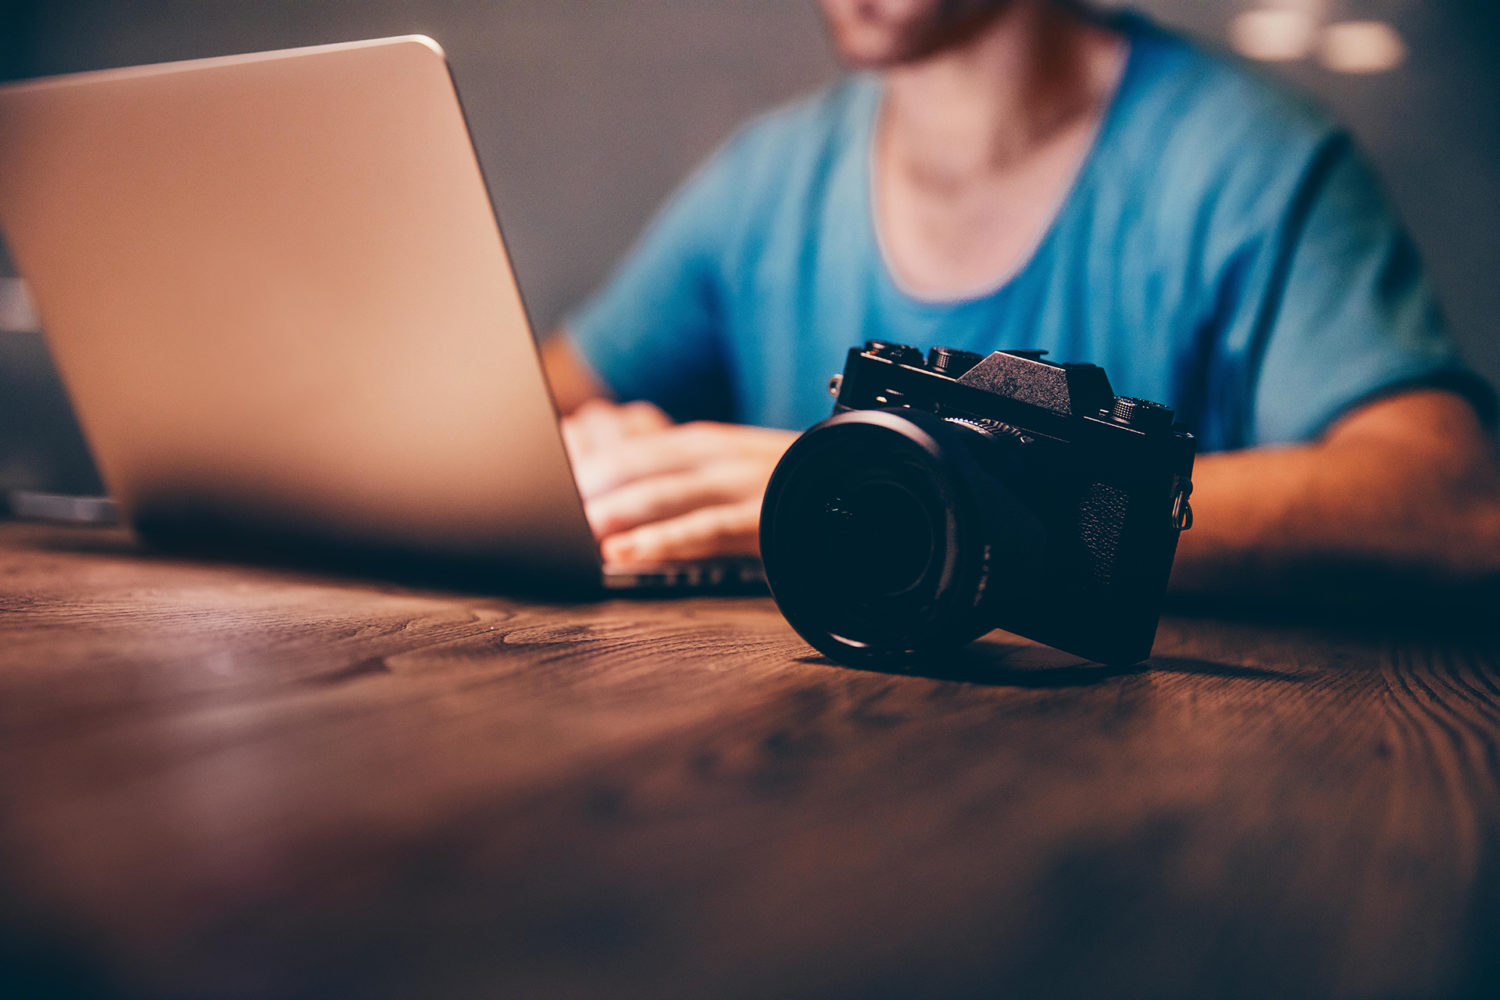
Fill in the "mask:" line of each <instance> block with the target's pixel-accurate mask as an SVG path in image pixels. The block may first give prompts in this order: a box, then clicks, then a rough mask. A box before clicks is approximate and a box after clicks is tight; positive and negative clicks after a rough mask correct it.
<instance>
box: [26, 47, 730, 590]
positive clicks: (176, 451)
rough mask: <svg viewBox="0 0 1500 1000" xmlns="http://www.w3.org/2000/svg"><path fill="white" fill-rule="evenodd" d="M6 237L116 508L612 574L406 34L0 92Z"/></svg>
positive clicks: (292, 536) (169, 524)
mask: <svg viewBox="0 0 1500 1000" xmlns="http://www.w3.org/2000/svg"><path fill="white" fill-rule="evenodd" d="M0 230H3V232H4V234H5V237H6V239H7V241H8V243H9V245H10V248H11V251H12V255H13V257H14V259H15V263H16V265H17V268H18V270H19V271H20V273H21V274H22V275H23V276H24V277H25V278H26V279H27V281H28V283H29V286H30V291H31V296H32V299H33V300H34V303H35V307H36V310H37V313H38V315H39V316H40V318H41V321H42V326H43V329H45V331H46V333H47V337H48V341H49V344H50V346H51V349H52V352H53V355H54V357H55V359H56V361H57V365H58V369H59V371H60V372H61V374H62V377H63V381H64V383H65V384H66V385H67V387H68V392H69V396H70V397H71V399H72V401H73V404H74V407H75V409H76V410H77V413H78V417H79V421H80V424H81V425H82V427H83V430H84V434H85V437H86V438H87V440H88V442H89V445H90V447H91V449H92V451H93V455H94V458H95V460H96V462H97V463H98V466H99V470H100V473H101V475H102V478H103V480H104V482H105V484H106V486H107V487H108V490H109V493H110V495H111V497H112V498H113V499H114V501H115V502H116V503H117V504H118V507H119V510H120V513H121V516H122V517H123V518H124V519H125V520H127V521H128V522H129V523H130V524H131V525H133V526H134V528H135V529H136V531H137V532H138V533H139V534H140V535H141V536H142V537H144V538H145V539H146V540H147V541H148V542H152V541H154V542H158V543H162V544H180V543H182V542H184V541H186V542H187V543H188V544H197V543H199V542H207V541H223V540H226V539H235V540H239V541H243V542H246V543H247V544H249V545H250V546H260V545H261V544H262V542H263V541H265V542H267V543H270V544H275V545H278V546H281V547H283V548H286V549H297V550H302V551H307V550H309V549H313V550H317V551H324V550H327V551H330V552H351V553H381V554H386V555H390V556H393V557H395V558H396V559H398V560H401V559H408V558H410V559H419V560H423V561H431V562H435V563H438V564H450V563H451V564H453V565H455V566H464V567H468V568H470V569H478V570H480V571H481V572H483V573H484V574H486V575H487V576H488V577H491V578H493V579H494V580H495V582H496V584H497V585H499V586H501V587H504V588H509V587H516V588H521V589H527V588H532V587H542V588H545V589H547V590H554V589H556V588H557V587H559V586H561V587H564V588H569V589H577V588H586V589H595V588H597V587H599V586H600V585H603V586H606V587H610V588H630V587H638V586H650V587H660V586H671V585H684V586H723V585H728V586H736V585H741V584H746V583H753V581H754V580H755V579H757V578H758V574H759V569H758V566H757V565H756V564H755V563H754V562H753V561H748V560H726V561H722V562H712V563H706V564H689V565H681V566H653V567H625V568H615V567H611V568H610V569H609V570H608V571H606V568H605V567H604V565H603V563H602V561H601V558H600V555H599V550H598V546H597V545H596V543H595V541H594V538H593V536H592V533H591V532H590V530H589V526H588V523H587V521H586V520H585V517H584V512H583V504H582V501H581V499H580V497H579V493H578V490H577V487H576V486H575V483H574V480H573V476H572V471H571V468H570V465H569V460H568V456H567V454H566V452H565V450H564V447H563V442H562V437H561V434H560V432H559V428H558V421H557V413H556V409H555V407H554V406H553V402H552V398H551V394H550V390H549V388H548V386H547V383H546V380H545V377H544V375H543V372H542V368H541V363H540V360H539V357H538V354H537V348H536V343H535V339H534V337H533V335H532V329H531V325H530V323H529V321H528V318H527V314H526V310H525V307H524V305H523V303H522V299H521V295H520V291H519V289H518V288H517V285H516V280H515V276H514V274H513V272H512V269H511V263H510V259H509V256H508V254H507V251H506V247H505V243H504V240H503V238H502V236H501V232H500V228H499V224H498V222H497V220H496V216H495V212H494V209H493V207H492V205H491V203H490V196H489V191H488V188H487V186H486V184H485V180H484V177H483V176H482V174H481V170H480V165H479V162H478V159H477V157H476V155H475V152H474V148H473V144H472V142H471V141H470V138H469V132H468V128H467V126H466V124H465V121H464V116H463V111H462V108H461V106H460V103H459V98H458V94H457V91H456V90H455V88H454V84H453V80H452V77H451V75H450V73H449V69H448V65H447V60H446V59H445V57H444V55H443V52H442V49H441V48H439V46H438V45H437V43H435V42H434V41H433V40H432V39H430V38H426V37H424V36H419V35H412V36H405V37H399V38H385V39H377V40H373V41H364V42H353V43H348V44H340V45H325V46H316V47H311V48H300V49H289V50H284V51H278V52H267V53H258V54H252V55H241V56H230V57H225V58H215V59H202V60H192V61H187V62H175V63H165V64H160V65H153V66H142V67H134V68H128V69H119V70H105V71H99V72H90V73H80V74H75V75H70V76H61V77H52V78H48V79H42V80H35V81H26V82H21V83H15V84H10V85H6V86H3V87H0Z"/></svg>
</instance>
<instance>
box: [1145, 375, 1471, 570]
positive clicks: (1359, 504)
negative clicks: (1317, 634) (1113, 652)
mask: <svg viewBox="0 0 1500 1000" xmlns="http://www.w3.org/2000/svg"><path fill="white" fill-rule="evenodd" d="M1466 405H1467V404H1465V403H1463V402H1462V401H1461V400H1458V399H1457V398H1456V397H1447V396H1444V394H1441V393H1420V394H1411V395H1408V396H1402V397H1398V398H1396V399H1392V400H1388V401H1385V402H1382V403H1377V404H1374V405H1373V406H1371V407H1369V408H1368V409H1367V410H1365V411H1361V412H1360V413H1357V414H1355V415H1354V416H1352V417H1351V418H1349V419H1348V420H1346V421H1344V422H1343V423H1341V424H1340V425H1339V426H1337V427H1335V428H1334V430H1333V431H1331V432H1330V434H1329V435H1328V437H1327V438H1326V439H1325V440H1324V441H1322V442H1320V443H1317V444H1312V445H1305V446H1297V447H1288V448H1263V449H1253V450H1248V451H1240V452H1229V453H1223V454H1216V455H1205V456H1202V457H1200V458H1199V460H1198V463H1197V466H1196V468H1195V471H1194V476H1193V480H1194V493H1193V508H1194V512H1195V524H1194V527H1193V528H1192V530H1190V531H1188V532H1187V533H1185V534H1184V535H1183V537H1182V541H1181V545H1180V546H1179V549H1178V556H1177V563H1176V565H1175V567H1174V570H1173V574H1172V586H1173V589H1174V590H1176V591H1179V592H1220V593H1260V594H1272V595H1277V594H1279V595H1281V596H1298V595H1299V594H1300V593H1302V592H1304V591H1306V592H1310V593H1314V594H1316V593H1317V592H1318V591H1320V590H1323V589H1326V588H1327V587H1328V586H1330V585H1334V584H1336V585H1338V586H1339V587H1342V588H1348V589H1350V590H1351V592H1350V593H1349V594H1347V595H1346V596H1348V597H1352V598H1358V597H1359V596H1361V595H1360V594H1359V593H1358V591H1359V590H1361V589H1362V588H1363V587H1365V585H1367V584H1368V585H1369V586H1371V587H1375V586H1379V587H1388V586H1389V585H1390V583H1391V582H1392V580H1405V581H1407V582H1410V583H1413V584H1415V583H1419V582H1420V583H1441V584H1448V585H1464V584H1467V583H1471V582H1478V581H1487V580H1494V579H1497V578H1500V488H1497V482H1500V477H1497V476H1496V473H1495V464H1494V459H1493V456H1492V454H1491V451H1490V448H1489V444H1488V442H1487V440H1485V438H1484V435H1483V434H1482V432H1480V431H1479V430H1478V425H1477V422H1475V421H1474V420H1473V417H1472V414H1471V413H1469V412H1468V411H1467V410H1466V409H1465V408H1466Z"/></svg>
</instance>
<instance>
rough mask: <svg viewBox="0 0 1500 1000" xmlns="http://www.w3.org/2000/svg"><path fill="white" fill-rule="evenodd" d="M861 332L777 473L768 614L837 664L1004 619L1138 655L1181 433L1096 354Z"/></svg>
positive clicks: (1185, 490) (1126, 659) (1157, 586)
mask: <svg viewBox="0 0 1500 1000" xmlns="http://www.w3.org/2000/svg"><path fill="white" fill-rule="evenodd" d="M1043 353H1045V352H1040V351H997V352H995V353H993V354H990V355H989V356H988V357H981V356H980V355H977V354H973V353H971V352H967V351H960V350H955V349H950V348H943V347H937V348H933V349H932V351H931V352H929V353H928V354H927V355H926V356H925V357H924V356H923V354H922V353H921V352H920V351H918V350H917V349H916V348H913V347H910V346H907V345H902V344H890V343H883V342H879V341H870V342H868V343H866V345H865V346H864V347H863V348H855V349H853V350H851V351H850V352H849V355H848V361H847V364H846V366H845V369H844V372H843V374H842V375H841V376H835V378H834V380H833V381H832V382H831V383H830V390H831V391H833V392H834V393H835V394H836V396H837V402H836V403H835V406H834V415H833V416H832V417H831V418H829V419H828V420H825V421H823V422H822V423H820V424H818V425H816V426H815V427H813V428H812V429H810V430H809V431H807V432H806V433H805V434H804V435H803V436H802V437H800V438H798V440H797V441H796V442H795V443H794V444H793V445H792V447H791V448H790V449H788V451H787V452H786V454H785V456H784V457H783V458H782V460H781V463H780V464H779V465H778V466H777V469H776V471H775V473H774V474H773V476H772V478H771V482H770V485H769V486H768V488H767V491H766V498H765V503H764V506H763V508H762V514H761V552H762V556H763V558H764V560H765V567H766V576H767V580H768V582H769V584H770V587H771V592H772V594H773V596H775V598H776V601H777V604H778V606H779V607H780V608H781V610H782V612H783V614H785V615H786V617H787V619H788V620H789V621H790V622H791V624H792V625H793V627H794V628H796V629H797V631H798V632H799V633H801V634H802V635H803V637H804V638H806V639H807V640H808V641H809V642H811V644H812V645H813V646H815V647H816V648H818V649H819V650H821V651H822V652H824V653H826V654H828V655H829V656H831V657H833V658H835V659H839V660H843V661H846V662H854V661H870V660H903V659H909V658H912V657H918V656H922V655H924V654H928V653H931V652H935V651H941V650H944V649H952V648H955V647H957V646H960V645H962V644H964V643H967V642H969V641H970V640H972V639H974V638H977V637H978V636H980V635H982V634H984V633H985V632H988V631H990V630H991V629H994V628H1001V629H1005V630H1006V631H1009V632H1013V633H1015V634H1017V635H1022V636H1026V637H1028V638H1031V639H1035V640H1037V641H1039V642H1043V643H1046V644H1048V645H1050V646H1055V647H1057V648H1059V649H1062V650H1065V651H1068V652H1071V653H1075V654H1077V655H1079V656H1082V657H1085V658H1087V659H1090V660H1094V661H1098V662H1101V663H1114V664H1123V663H1135V662H1138V661H1140V660H1143V659H1145V658H1146V657H1147V656H1149V655H1150V652H1151V645H1152V643H1153V641H1154V639H1155V635H1156V626H1157V621H1158V618H1159V615H1160V609H1161V602H1162V598H1163V596H1164V594H1165V591H1166V586H1167V578H1168V576H1169V574H1170V572H1171V568H1172V559H1173V556H1174V554H1175V553H1176V548H1177V538H1178V535H1179V533H1180V532H1181V531H1182V530H1184V529H1185V528H1187V527H1188V526H1189V524H1190V523H1191V510H1190V508H1189V507H1188V496H1189V494H1190V493H1191V491H1192V483H1191V474H1192V466H1193V453H1194V439H1193V436H1192V435H1191V434H1190V433H1188V432H1187V431H1186V430H1185V429H1184V428H1182V426H1181V425H1178V424H1174V422H1173V414H1172V411H1171V410H1170V409H1169V408H1168V407H1165V406H1162V405H1161V404H1158V403H1153V402H1149V401H1147V400H1140V399H1134V398H1132V397H1127V396H1116V395H1115V394H1114V392H1113V390H1112V389H1111V388H1110V384H1109V380H1108V378H1107V377H1106V376H1105V373H1104V370H1103V369H1102V368H1099V367H1098V366H1096V365H1087V364H1080V365H1074V364H1054V363H1051V362H1049V361H1045V360H1043V359H1042V354H1043Z"/></svg>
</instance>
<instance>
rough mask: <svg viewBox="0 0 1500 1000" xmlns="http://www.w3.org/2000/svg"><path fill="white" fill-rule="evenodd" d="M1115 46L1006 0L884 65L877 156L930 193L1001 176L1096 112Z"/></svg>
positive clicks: (1105, 37) (1034, 4) (1115, 63)
mask: <svg viewBox="0 0 1500 1000" xmlns="http://www.w3.org/2000/svg"><path fill="white" fill-rule="evenodd" d="M1119 65H1120V43H1119V40H1118V38H1117V37H1116V36H1114V35H1113V34H1111V33H1110V32H1108V31H1107V30H1106V29H1104V28H1101V27H1099V26H1097V25H1094V24H1090V23H1088V22H1086V21H1084V20H1083V19H1081V18H1080V17H1079V16H1078V15H1076V14H1074V13H1071V12H1069V11H1066V10H1063V9H1060V8H1058V7H1056V6H1054V5H1052V4H1050V3H1045V2H1041V0H1015V2H1014V3H1013V4H1012V5H1011V7H1010V8H1009V9H1007V10H1006V11H1005V12H1004V13H1002V14H1000V15H999V16H998V17H996V19H995V20H994V21H993V22H992V23H991V24H990V25H989V26H988V27H987V28H986V29H985V30H984V31H982V32H981V33H979V34H978V35H976V36H975V37H974V38H973V39H971V40H970V41H968V42H967V43H965V44H964V45H963V46H961V47H958V48H955V49H949V50H946V51H944V52H942V53H941V54H939V55H937V56H934V57H932V58H930V59H926V60H923V61H922V62H919V63H913V64H910V65H906V66H898V67H895V68H893V69H890V70H887V71H886V72H885V74H884V80H885V98H884V104H883V106H882V111H881V123H880V132H881V136H880V142H881V149H880V155H881V159H882V160H883V161H884V162H885V163H886V164H887V165H888V166H890V167H893V168H895V169H896V170H897V171H899V172H900V173H901V174H903V175H905V176H906V177H907V179H908V181H909V182H913V183H916V184H918V185H919V186H921V187H928V188H931V189H933V190H935V191H937V190H942V189H948V188H954V187H963V186H966V185H968V184H971V183H975V182H981V183H982V182H983V181H985V180H987V179H989V178H991V177H994V176H996V175H1000V174H1004V173H1006V172H1007V170H1008V169H1009V168H1010V167H1012V166H1013V165H1015V164H1016V163H1018V162H1020V161H1023V160H1025V159H1026V157H1027V155H1028V154H1029V153H1031V152H1032V151H1034V150H1036V149H1038V148H1039V147H1041V146H1044V145H1045V144H1046V143H1047V141H1048V139H1050V138H1051V137H1052V136H1053V135H1055V134H1056V133H1058V132H1059V131H1061V130H1063V129H1066V128H1067V127H1068V126H1069V125H1071V124H1075V123H1076V122H1077V121H1078V120H1079V119H1080V118H1082V117H1089V116H1095V115H1097V114H1099V113H1100V111H1101V108H1102V105H1103V104H1104V103H1105V102H1106V101H1107V99H1108V96H1109V94H1110V93H1111V92H1112V90H1113V86H1114V83H1115V78H1116V76H1117V73H1118V68H1119Z"/></svg>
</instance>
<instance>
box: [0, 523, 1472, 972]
mask: <svg viewBox="0 0 1500 1000" xmlns="http://www.w3.org/2000/svg"><path fill="white" fill-rule="evenodd" d="M1157 654H1158V655H1157V656H1156V657H1155V658H1153V659H1152V660H1151V661H1150V662H1149V663H1148V664H1146V665H1144V666H1143V667H1139V668H1134V669H1130V670H1125V671H1117V670H1116V671H1111V670H1108V669H1105V668H1101V667H1096V666H1091V665H1087V664H1080V663H1078V662H1077V661H1076V660H1074V659H1072V658H1070V657H1068V656H1065V655H1063V654H1060V653H1056V652H1054V651H1051V650H1048V649H1045V648H1041V647H1038V646H1035V645H1031V644H1029V643H1025V642H1022V641H1020V640H1016V639H1014V638H1011V637H1008V636H1005V635H1003V634H999V633H997V634H996V635H995V636H993V637H991V638H990V639H988V640H986V641H984V642H981V643H979V644H977V645H976V646H975V647H974V648H973V649H972V650H971V651H970V652H968V653H967V654H965V655H964V656H962V657H958V658H956V659H955V661H954V662H953V663H951V664H949V665H947V666H945V667H944V668H942V669H941V670H929V671H927V673H926V675H892V674H886V673H877V672H870V671H859V670H851V669H847V668H844V667H839V666H834V665H832V664H830V663H829V662H828V661H827V660H824V659H823V658H822V657H820V656H817V655H815V654H813V653H812V652H811V650H810V649H809V648H808V647H806V646H805V645H804V644H803V643H802V642H801V641H800V640H799V639H798V638H797V637H796V635H794V634H793V633H792V632H791V630H790V629H789V628H788V627H787V626H786V624H785V623H784V622H783V621H782V619H781V618H780V616H779V615H778V614H777V612H776V609H775V607H774V606H773V605H772V604H771V602H770V601H769V600H768V599H765V598H735V599H729V598H696V599H691V600H678V601H623V600H621V601H610V602H606V603H598V604H585V605H573V606H565V605H553V606H542V605H538V604H531V603H524V602H518V601H514V600H508V599H505V598H500V597H495V596H486V595H476V594H472V593H452V592H439V591H423V590H418V589H413V588H408V587H401V586H396V585H391V584H381V583H372V582H370V581H367V580H358V579H351V578H340V577H338V576H335V575H325V576H320V575H316V574H310V573H306V572H298V571H290V570H285V569H269V568H265V567H243V566H234V565H223V564H215V563H213V562H208V561H191V560H181V559H169V558H165V557H161V556H155V555H151V554H147V553H142V552H140V551H138V550H137V549H136V548H135V547H134V546H133V544H132V543H131V542H130V540H129V539H128V537H127V536H126V535H124V534H123V533H121V532H118V531H114V530H108V529H105V530H84V529H60V528H52V527H41V526H35V525H25V524H20V523H15V522H9V523H0V995H4V996H7V997H9V996H34V995H38V996H50V995H64V996H144V997H211V996H229V997H278V998H280V997H301V996H306V997H551V996H630V997H635V996H639V997H671V996H681V997H720V996H778V997H793V996H806V997H825V996H829V997H884V996H906V995H918V994H920V995H925V996H965V995H974V996H994V995H1011V996H1032V995H1035V996H1182V997H1200V996H1212V995H1224V996H1245V997H1271V996H1279V997H1286V996H1310V997H1324V996H1335V995H1338V996H1359V997H1377V996H1392V997H1423V996H1453V995H1475V996H1480V995H1488V996H1497V995H1500V990H1497V987H1500V790H1497V788H1500V740H1497V736H1500V668H1497V665H1500V633H1497V631H1496V630H1494V629H1493V628H1491V627H1490V626H1489V624H1488V623H1482V624H1478V625H1476V626H1474V627H1473V628H1467V629H1463V628H1457V627H1454V626H1453V625H1452V624H1451V623H1450V624H1449V625H1445V626H1443V627H1442V628H1430V629H1424V628H1422V627H1420V623H1416V624H1415V625H1414V624H1413V623H1403V624H1402V625H1401V626H1400V627H1399V628H1397V627H1396V626H1389V627H1384V628H1380V629H1376V628H1373V627H1371V626H1368V625H1364V626H1359V627H1353V626H1347V625H1345V626H1331V625H1324V626H1317V625H1308V624H1303V625H1288V624H1281V625H1275V624H1266V623H1260V624H1257V623H1254V622H1232V621H1216V620H1211V619H1206V618H1189V617H1169V618H1167V619H1166V620H1164V621H1163V623H1162V629H1161V635H1160V638H1159V640H1158V643H1157Z"/></svg>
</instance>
